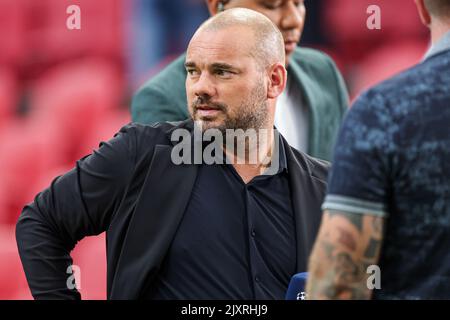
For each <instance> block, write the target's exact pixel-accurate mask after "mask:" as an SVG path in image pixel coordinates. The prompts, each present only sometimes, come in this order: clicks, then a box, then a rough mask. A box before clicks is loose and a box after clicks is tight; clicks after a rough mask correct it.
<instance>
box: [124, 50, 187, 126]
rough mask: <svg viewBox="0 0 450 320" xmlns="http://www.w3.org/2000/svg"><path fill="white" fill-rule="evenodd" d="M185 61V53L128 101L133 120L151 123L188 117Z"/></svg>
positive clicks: (146, 83)
mask: <svg viewBox="0 0 450 320" xmlns="http://www.w3.org/2000/svg"><path fill="white" fill-rule="evenodd" d="M184 60H185V54H183V55H181V56H180V57H178V58H177V59H175V60H174V61H173V62H171V63H170V64H169V65H168V66H166V67H165V68H164V69H162V70H161V71H160V72H159V73H158V74H156V75H155V76H154V77H152V78H151V79H149V80H147V82H145V83H144V84H143V85H142V86H141V87H140V88H139V90H138V91H137V92H136V94H135V95H134V96H133V99H132V102H131V114H132V119H133V121H137V122H141V123H148V124H151V123H155V122H158V121H161V120H182V119H186V118H187V117H188V115H189V114H188V111H187V106H186V89H185V80H186V70H185V68H184Z"/></svg>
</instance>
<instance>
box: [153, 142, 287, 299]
mask: <svg viewBox="0 0 450 320" xmlns="http://www.w3.org/2000/svg"><path fill="white" fill-rule="evenodd" d="M279 145H280V148H279V156H280V157H279V159H280V161H279V168H278V171H277V172H276V173H275V174H273V175H260V176H257V177H255V178H254V179H253V180H251V181H250V182H249V183H248V184H245V183H244V181H243V180H242V179H241V177H240V176H239V174H238V173H237V172H236V170H235V169H234V167H233V166H232V165H229V164H224V165H206V164H203V165H200V167H199V171H198V176H197V179H196V182H195V185H194V188H193V190H192V193H191V199H190V201H189V203H188V206H187V208H186V211H185V214H184V216H183V219H182V221H181V223H180V226H179V228H178V230H177V233H176V236H175V238H174V240H173V242H172V245H171V247H170V249H169V251H168V254H167V256H166V258H165V260H164V262H163V265H162V267H161V270H160V272H159V274H158V276H157V277H156V280H155V281H154V283H153V285H152V287H151V288H149V292H147V294H146V297H147V298H149V299H284V297H285V293H286V289H287V287H288V285H289V281H290V278H291V276H292V275H293V274H294V273H295V270H296V241H295V224H294V214H293V209H292V203H291V195H290V187H289V181H288V170H287V161H286V154H285V150H284V146H283V142H282V141H281V137H280V144H279Z"/></svg>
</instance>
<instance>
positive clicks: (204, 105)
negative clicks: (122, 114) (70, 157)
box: [16, 8, 329, 300]
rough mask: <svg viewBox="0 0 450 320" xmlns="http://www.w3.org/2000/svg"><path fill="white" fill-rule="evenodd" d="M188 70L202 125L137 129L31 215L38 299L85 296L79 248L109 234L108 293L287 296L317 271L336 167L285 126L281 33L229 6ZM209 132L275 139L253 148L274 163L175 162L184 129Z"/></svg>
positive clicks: (70, 177)
mask: <svg viewBox="0 0 450 320" xmlns="http://www.w3.org/2000/svg"><path fill="white" fill-rule="evenodd" d="M236 34H239V37H236V36H235V35H236ZM185 68H186V70H187V74H188V77H187V80H186V92H187V99H188V103H189V104H188V105H189V112H190V116H191V117H192V119H188V120H185V121H180V122H178V123H172V122H171V123H169V122H164V123H160V124H157V125H152V126H150V125H140V124H131V125H128V126H126V127H124V128H123V129H122V130H121V131H120V132H119V133H118V134H117V135H116V136H115V138H113V139H112V140H110V141H109V142H107V143H102V144H101V145H100V148H99V149H97V150H96V151H95V152H94V153H92V154H91V155H88V156H86V157H84V158H82V159H81V160H80V161H78V162H77V165H76V167H75V168H74V169H72V170H71V171H69V172H68V173H66V174H64V175H63V176H60V177H58V178H56V179H55V180H54V181H53V182H52V184H51V186H50V187H49V188H48V189H46V190H44V191H43V192H41V193H40V194H38V195H37V197H36V198H35V201H34V202H33V203H31V204H29V205H27V206H26V207H25V208H24V210H23V212H22V214H21V216H20V218H19V221H18V222H17V227H16V237H17V243H18V248H19V253H20V256H21V259H22V263H23V267H24V270H25V273H26V276H27V280H28V283H29V286H30V288H31V291H32V294H33V296H34V297H35V298H36V299H79V298H80V294H79V292H78V291H77V290H76V288H74V287H72V288H71V287H68V286H67V279H68V277H70V274H67V273H66V270H67V268H68V267H69V266H71V264H72V258H71V256H70V252H71V250H72V249H73V248H74V247H75V245H76V244H77V242H78V241H79V240H81V239H83V238H84V237H86V236H89V235H97V234H100V233H101V232H103V231H106V233H107V253H108V254H107V259H108V266H107V269H108V272H107V281H108V285H107V286H108V298H109V299H138V298H146V299H158V300H159V299H284V297H285V292H286V289H287V287H288V284H289V281H290V278H291V276H292V275H293V274H295V273H298V272H304V271H305V270H306V263H307V258H308V256H309V253H310V250H311V248H312V245H313V243H314V239H315V236H316V233H317V230H318V227H319V225H320V218H321V210H320V205H321V203H322V202H323V198H324V195H325V190H326V177H327V172H328V168H329V165H328V163H327V162H326V161H321V160H318V159H315V158H312V157H310V156H308V155H306V154H304V153H301V152H298V151H297V150H295V149H294V148H291V147H290V146H289V144H288V143H287V142H286V141H285V140H284V139H283V137H282V136H281V135H277V134H275V132H276V130H274V129H273V124H274V118H275V108H276V98H277V97H278V96H279V95H280V94H281V93H282V91H283V90H284V89H285V87H286V82H287V75H286V69H285V48H284V40H283V36H282V34H281V33H280V31H279V30H278V29H277V27H276V26H275V25H274V24H273V23H272V22H271V21H270V20H269V19H268V18H267V17H265V16H264V15H262V14H259V13H257V12H255V11H253V10H248V9H242V8H236V9H231V10H227V11H225V12H223V13H221V14H218V15H216V16H214V17H213V18H211V19H210V20H208V21H207V22H206V23H205V24H204V25H202V27H201V28H200V29H199V30H198V31H197V32H196V33H195V35H194V37H193V39H192V40H191V42H190V44H189V47H188V50H187V55H186V58H185ZM236 92H239V94H236ZM193 120H194V121H195V123H194V121H193ZM197 125H201V126H202V127H203V128H205V129H209V128H212V129H215V130H217V131H219V130H220V131H219V132H222V133H223V132H227V129H231V132H236V135H237V138H238V139H240V137H239V136H238V135H239V133H237V132H239V131H242V134H243V135H244V138H245V136H246V132H247V131H248V130H251V129H252V130H254V131H256V132H258V133H259V134H260V133H261V132H262V133H263V134H264V132H266V136H267V138H268V139H266V140H265V142H264V140H259V141H258V143H259V144H258V145H257V146H248V145H249V144H250V143H248V145H247V146H246V147H247V150H246V151H249V148H255V147H256V149H258V150H257V151H259V154H262V155H265V156H266V158H268V159H269V162H270V164H267V163H263V162H262V159H259V160H258V161H257V163H249V162H248V161H244V162H241V163H239V162H236V161H232V162H231V163H229V162H227V163H222V164H221V163H215V162H213V163H211V164H207V163H206V162H202V163H201V164H193V163H189V162H190V161H188V163H182V164H177V163H175V162H174V158H173V153H174V152H175V153H176V151H174V150H175V147H176V146H178V145H179V144H183V143H185V140H184V139H183V140H182V142H181V143H177V142H176V140H177V139H176V138H174V135H173V134H172V133H177V134H179V133H187V136H188V141H191V139H192V140H194V139H195V135H196V134H195V133H193V131H194V129H195V127H197ZM261 130H262V131H261ZM223 134H224V136H225V135H227V134H228V133H223ZM232 134H233V135H234V133H232ZM233 139H234V138H233ZM226 140H227V142H228V137H227V139H226ZM233 141H234V140H233ZM194 143H195V142H194ZM191 145H192V143H191ZM201 147H202V145H200V148H201ZM220 148H221V150H220V151H219V152H220V153H222V151H223V153H226V156H227V157H230V158H231V159H235V157H236V151H234V152H233V151H230V150H229V149H228V145H222V144H220ZM233 149H234V150H236V149H235V148H233ZM189 150H190V149H189ZM200 151H202V150H201V149H200ZM194 152H195V150H194ZM268 167H269V168H268ZM268 169H272V170H270V172H269V170H268ZM273 169H274V170H273Z"/></svg>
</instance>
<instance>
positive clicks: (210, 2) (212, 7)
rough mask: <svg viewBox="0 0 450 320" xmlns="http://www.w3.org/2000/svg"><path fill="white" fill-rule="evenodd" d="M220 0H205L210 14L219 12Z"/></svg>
mask: <svg viewBox="0 0 450 320" xmlns="http://www.w3.org/2000/svg"><path fill="white" fill-rule="evenodd" d="M220 3H222V0H206V5H207V6H208V10H209V13H210V15H211V16H214V15H216V14H217V13H218V12H219V6H220Z"/></svg>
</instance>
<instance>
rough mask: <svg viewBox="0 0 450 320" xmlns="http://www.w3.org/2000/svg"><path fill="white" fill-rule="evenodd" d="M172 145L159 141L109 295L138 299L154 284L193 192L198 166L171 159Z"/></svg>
mask: <svg viewBox="0 0 450 320" xmlns="http://www.w3.org/2000/svg"><path fill="white" fill-rule="evenodd" d="M171 151H172V146H170V145H157V146H155V152H154V155H153V159H152V161H151V164H150V168H149V170H148V173H147V177H146V179H145V182H144V184H143V187H142V189H141V193H140V195H139V198H138V201H137V204H136V208H135V212H134V214H133V217H132V219H131V221H130V225H129V227H128V230H127V233H126V236H125V240H124V244H123V247H122V252H121V256H120V258H119V261H118V266H117V269H116V274H115V276H114V280H113V283H112V289H111V295H110V299H137V298H139V296H140V294H141V293H142V292H143V290H145V289H146V288H147V287H148V285H150V284H151V282H152V280H153V278H154V277H155V274H156V272H157V271H158V269H159V266H160V264H161V262H162V260H163V259H164V256H165V254H166V253H167V250H168V249H169V246H170V244H171V242H172V239H173V237H174V235H175V232H176V230H177V228H178V225H179V223H180V221H181V219H182V217H183V214H184V211H185V208H186V205H187V203H188V201H189V199H190V196H191V190H192V188H193V185H194V182H195V179H196V176H197V166H195V165H175V164H173V163H172V161H170V159H171V157H170V155H171Z"/></svg>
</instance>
